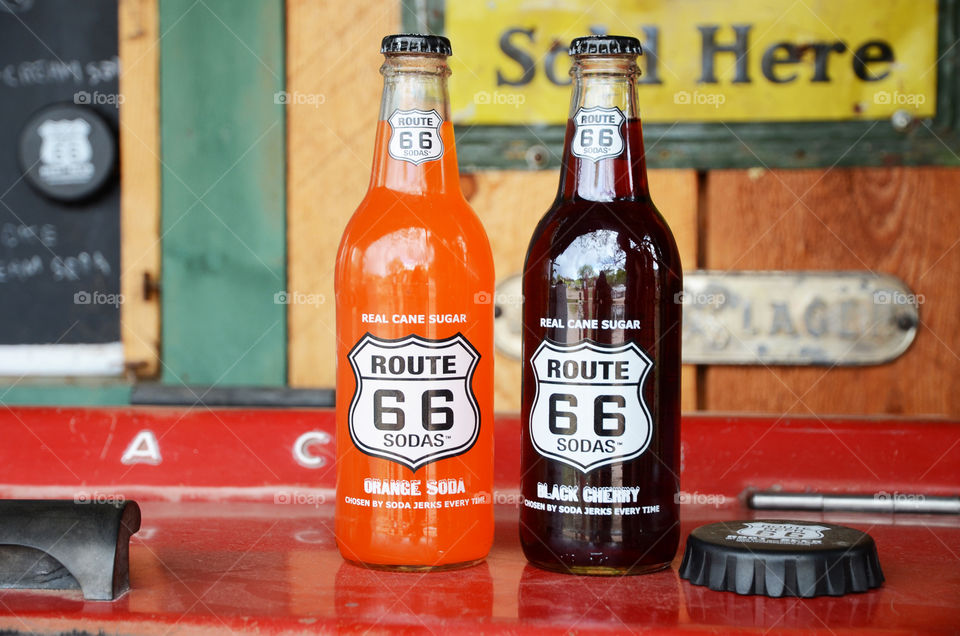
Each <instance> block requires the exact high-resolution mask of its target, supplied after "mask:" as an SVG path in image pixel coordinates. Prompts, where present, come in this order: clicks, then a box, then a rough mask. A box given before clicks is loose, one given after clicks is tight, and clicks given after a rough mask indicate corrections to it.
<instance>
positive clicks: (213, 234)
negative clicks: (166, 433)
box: [159, 0, 287, 386]
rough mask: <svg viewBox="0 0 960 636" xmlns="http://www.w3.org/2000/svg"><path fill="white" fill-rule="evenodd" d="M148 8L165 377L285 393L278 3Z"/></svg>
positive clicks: (181, 0)
mask: <svg viewBox="0 0 960 636" xmlns="http://www.w3.org/2000/svg"><path fill="white" fill-rule="evenodd" d="M159 6H160V29H161V32H162V33H163V40H162V42H161V47H160V48H161V50H160V58H161V71H162V72H161V75H160V117H161V123H162V125H161V142H162V148H163V178H162V185H161V187H162V192H163V199H162V201H163V212H162V218H161V222H162V226H161V227H162V229H163V301H162V318H163V325H162V329H163V343H162V349H163V363H164V366H163V380H164V381H165V382H169V383H178V384H179V383H188V384H201V385H215V384H223V385H227V386H229V385H261V386H282V385H284V384H285V382H286V369H287V359H286V350H287V334H286V313H287V312H286V308H287V305H285V304H283V303H282V296H281V297H280V298H277V296H276V295H277V294H278V293H281V292H283V291H284V289H285V287H286V223H285V221H286V218H285V213H284V212H285V209H286V206H285V203H286V202H285V194H286V188H285V183H286V180H285V167H286V166H285V161H284V160H285V158H286V153H285V145H284V141H285V127H284V112H285V111H284V107H283V101H284V100H283V99H281V98H280V95H282V91H283V90H284V4H283V2H282V0H259V1H258V2H236V1H235V0H204V1H203V2H193V1H192V0H161V2H160V5H159ZM278 301H281V302H278Z"/></svg>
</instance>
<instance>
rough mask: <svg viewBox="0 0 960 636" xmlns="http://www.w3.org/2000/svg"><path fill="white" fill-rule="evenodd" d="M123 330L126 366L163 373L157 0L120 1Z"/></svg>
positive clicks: (141, 372) (138, 372) (142, 374)
mask: <svg viewBox="0 0 960 636" xmlns="http://www.w3.org/2000/svg"><path fill="white" fill-rule="evenodd" d="M119 8H120V11H119V26H118V31H119V36H120V66H121V71H122V72H121V75H120V94H121V95H123V98H124V99H123V103H122V104H121V105H120V172H121V174H122V175H123V181H122V183H121V191H120V215H121V218H120V231H121V239H120V240H121V245H122V249H121V250H120V257H121V259H122V262H121V273H120V285H121V292H122V293H123V296H124V303H123V305H122V306H121V310H120V311H121V313H120V324H121V329H120V334H121V338H122V339H123V352H124V357H125V358H126V362H127V367H128V368H129V369H130V370H131V371H132V372H133V373H135V374H136V375H137V376H140V377H150V376H154V375H156V374H157V371H158V368H159V366H160V365H159V361H160V302H159V295H158V294H147V293H144V292H145V284H144V283H145V281H148V280H149V281H153V282H154V283H156V282H158V281H159V280H160V114H159V99H158V95H157V91H158V88H159V86H158V84H159V56H160V49H159V47H158V46H157V42H158V39H159V31H158V19H159V16H158V13H157V0H120V7H119Z"/></svg>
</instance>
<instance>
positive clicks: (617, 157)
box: [558, 55, 650, 201]
mask: <svg viewBox="0 0 960 636" xmlns="http://www.w3.org/2000/svg"><path fill="white" fill-rule="evenodd" d="M570 74H571V75H572V76H573V79H574V83H573V84H574V88H573V98H572V100H571V102H570V118H569V120H568V122H567V133H566V138H565V140H564V146H563V168H562V170H561V176H560V191H559V194H558V196H559V198H560V199H562V200H572V199H587V200H590V201H613V200H616V199H646V198H649V196H650V193H649V190H648V187H647V168H646V160H645V159H644V152H643V134H642V130H641V125H640V113H639V110H638V108H637V77H638V76H639V74H640V71H639V69H638V68H637V64H636V60H635V58H634V57H633V56H632V55H612V56H603V57H601V56H593V55H591V56H580V57H575V58H574V62H573V68H572V69H571V71H570Z"/></svg>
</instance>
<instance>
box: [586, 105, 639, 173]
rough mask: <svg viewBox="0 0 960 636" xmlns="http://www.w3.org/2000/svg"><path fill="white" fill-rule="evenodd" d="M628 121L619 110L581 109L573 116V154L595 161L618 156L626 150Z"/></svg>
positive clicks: (595, 107)
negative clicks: (624, 132) (626, 126)
mask: <svg viewBox="0 0 960 636" xmlns="http://www.w3.org/2000/svg"><path fill="white" fill-rule="evenodd" d="M626 119H627V118H626V117H624V116H623V111H621V110H620V109H619V108H601V107H599V106H594V107H592V108H581V109H580V110H578V111H577V113H576V114H575V115H574V116H573V126H574V127H573V154H574V155H575V156H577V157H580V158H581V159H590V160H593V161H596V160H597V159H609V158H611V157H616V156H618V155H619V154H620V153H622V152H623V149H624V143H623V132H622V124H623V122H624V121H626Z"/></svg>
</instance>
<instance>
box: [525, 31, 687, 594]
mask: <svg viewBox="0 0 960 636" xmlns="http://www.w3.org/2000/svg"><path fill="white" fill-rule="evenodd" d="M640 54H641V50H640V42H639V41H638V40H637V39H636V38H632V37H615V36H592V37H583V38H577V39H575V40H574V41H573V43H572V44H571V46H570V55H571V56H572V57H573V68H572V70H571V75H572V76H573V80H574V84H573V98H572V100H571V104H570V118H569V120H568V123H567V132H566V138H565V141H564V150H563V168H562V170H561V176H560V188H559V192H558V193H557V198H556V200H555V201H554V203H553V206H552V207H551V208H550V211H549V212H547V214H546V215H545V216H544V217H543V219H542V220H541V221H540V224H539V225H538V226H537V229H536V230H535V232H534V234H533V238H532V239H531V241H530V247H529V249H528V251H527V260H526V264H525V266H524V273H523V295H524V306H523V323H524V329H523V360H524V365H523V398H522V408H521V423H522V466H521V474H522V476H523V477H522V484H521V491H522V493H523V499H524V501H523V505H522V507H521V512H520V538H521V543H522V545H523V551H524V554H525V555H526V557H527V559H529V560H530V562H531V563H533V564H534V565H537V566H540V567H542V568H546V569H549V570H556V571H560V572H570V573H575V574H608V575H613V574H636V573H641V572H650V571H654V570H658V569H661V568H664V567H667V566H668V565H669V563H670V561H672V560H673V557H674V555H675V553H676V550H677V543H678V540H679V530H680V528H679V523H678V505H677V493H678V492H679V487H680V480H679V473H680V336H681V334H680V311H681V305H680V303H679V302H678V301H679V298H680V296H679V295H680V293H681V291H682V289H683V283H682V273H681V267H680V258H679V255H678V253H677V246H676V242H675V241H674V239H673V235H672V234H671V232H670V228H669V227H667V224H666V222H665V221H664V219H663V217H662V216H660V213H659V212H658V211H657V208H656V207H655V206H654V204H653V202H652V201H651V200H650V193H649V190H648V188H647V174H646V165H645V162H644V154H643V138H642V134H641V129H640V116H639V112H638V110H637V82H636V80H637V77H638V75H639V69H638V68H637V63H636V60H637V56H638V55H640Z"/></svg>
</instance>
